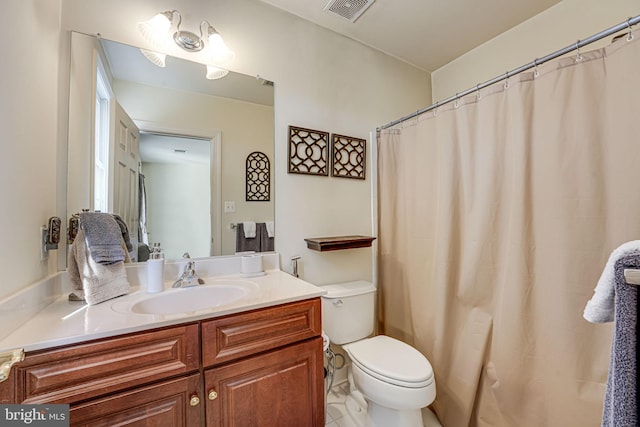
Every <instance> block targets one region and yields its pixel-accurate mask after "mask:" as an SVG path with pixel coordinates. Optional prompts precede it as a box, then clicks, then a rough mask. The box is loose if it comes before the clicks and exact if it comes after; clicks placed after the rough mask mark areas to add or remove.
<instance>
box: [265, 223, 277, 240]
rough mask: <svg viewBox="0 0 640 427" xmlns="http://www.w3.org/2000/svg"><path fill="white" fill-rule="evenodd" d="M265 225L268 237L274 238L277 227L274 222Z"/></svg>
mask: <svg viewBox="0 0 640 427" xmlns="http://www.w3.org/2000/svg"><path fill="white" fill-rule="evenodd" d="M264 225H265V227H267V236H269V237H274V236H275V235H276V227H275V225H274V223H273V221H266V222H265V223H264Z"/></svg>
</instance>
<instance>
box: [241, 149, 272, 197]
mask: <svg viewBox="0 0 640 427" xmlns="http://www.w3.org/2000/svg"><path fill="white" fill-rule="evenodd" d="M270 177H271V168H270V166H269V158H268V157H267V155H266V154H264V153H261V152H260V151H254V152H253V153H251V154H249V155H248V156H247V196H246V197H247V199H246V200H247V202H268V201H269V197H270V191H269V189H270V185H269V181H270Z"/></svg>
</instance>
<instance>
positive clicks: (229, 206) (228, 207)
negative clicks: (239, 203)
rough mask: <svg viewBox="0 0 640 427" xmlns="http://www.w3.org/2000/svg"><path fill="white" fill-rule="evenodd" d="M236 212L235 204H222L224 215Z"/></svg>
mask: <svg viewBox="0 0 640 427" xmlns="http://www.w3.org/2000/svg"><path fill="white" fill-rule="evenodd" d="M235 211H236V202H224V213H234V212H235Z"/></svg>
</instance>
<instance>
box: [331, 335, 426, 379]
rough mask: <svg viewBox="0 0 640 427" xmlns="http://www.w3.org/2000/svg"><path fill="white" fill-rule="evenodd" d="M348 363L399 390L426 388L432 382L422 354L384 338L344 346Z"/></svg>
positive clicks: (400, 343)
mask: <svg viewBox="0 0 640 427" xmlns="http://www.w3.org/2000/svg"><path fill="white" fill-rule="evenodd" d="M344 349H345V350H346V351H347V353H348V354H349V357H351V360H352V362H353V363H354V364H356V365H357V366H358V367H359V368H360V369H362V370H363V371H365V372H366V373H368V374H369V375H371V376H373V377H375V378H378V379H379V380H381V381H385V382H388V383H391V384H395V385H399V386H402V387H412V388H418V387H426V386H427V385H429V384H431V382H433V368H432V367H431V364H430V363H429V361H428V360H427V358H426V357H424V355H423V354H422V353H420V352H419V351H418V350H416V349H415V348H413V347H411V346H410V345H408V344H405V343H403V342H402V341H398V340H396V339H394V338H391V337H388V336H386V335H378V336H376V337H373V338H368V339H365V340H362V341H357V342H354V343H352V344H348V345H346V346H344Z"/></svg>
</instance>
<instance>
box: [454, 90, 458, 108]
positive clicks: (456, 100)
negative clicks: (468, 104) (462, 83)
mask: <svg viewBox="0 0 640 427" xmlns="http://www.w3.org/2000/svg"><path fill="white" fill-rule="evenodd" d="M459 99H460V98H458V92H456V99H455V101H453V108H458V107H459V106H460V103H459V102H458V100H459Z"/></svg>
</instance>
